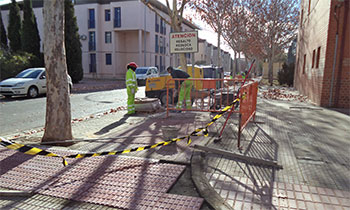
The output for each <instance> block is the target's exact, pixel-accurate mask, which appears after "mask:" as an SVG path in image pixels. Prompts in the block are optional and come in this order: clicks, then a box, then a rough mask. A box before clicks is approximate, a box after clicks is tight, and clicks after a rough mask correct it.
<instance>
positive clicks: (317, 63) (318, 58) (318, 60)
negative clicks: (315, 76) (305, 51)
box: [316, 47, 321, 69]
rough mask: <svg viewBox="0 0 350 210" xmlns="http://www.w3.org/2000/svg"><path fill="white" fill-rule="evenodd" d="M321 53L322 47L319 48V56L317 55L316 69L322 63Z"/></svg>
mask: <svg viewBox="0 0 350 210" xmlns="http://www.w3.org/2000/svg"><path fill="white" fill-rule="evenodd" d="M320 54H321V47H318V48H317V57H316V69H318V67H319V64H320Z"/></svg>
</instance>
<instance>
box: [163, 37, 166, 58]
mask: <svg viewBox="0 0 350 210" xmlns="http://www.w3.org/2000/svg"><path fill="white" fill-rule="evenodd" d="M163 53H164V54H166V46H165V37H163Z"/></svg>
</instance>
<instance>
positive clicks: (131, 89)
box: [125, 62, 138, 115]
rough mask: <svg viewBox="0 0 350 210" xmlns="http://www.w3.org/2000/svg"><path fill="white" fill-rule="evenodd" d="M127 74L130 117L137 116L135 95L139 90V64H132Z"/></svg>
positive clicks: (128, 66) (126, 82)
mask: <svg viewBox="0 0 350 210" xmlns="http://www.w3.org/2000/svg"><path fill="white" fill-rule="evenodd" d="M126 68H127V72H126V77H125V84H126V92H127V94H128V113H127V114H128V115H133V114H135V94H136V92H137V90H138V88H137V81H136V74H135V70H136V68H137V64H136V63H135V62H130V63H128V65H127V66H126Z"/></svg>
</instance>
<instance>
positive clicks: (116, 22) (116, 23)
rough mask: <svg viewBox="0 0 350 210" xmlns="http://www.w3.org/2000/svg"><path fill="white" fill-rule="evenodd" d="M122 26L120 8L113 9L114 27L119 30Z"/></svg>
mask: <svg viewBox="0 0 350 210" xmlns="http://www.w3.org/2000/svg"><path fill="white" fill-rule="evenodd" d="M121 25H122V16H121V8H120V7H116V8H114V27H115V28H120V27H121Z"/></svg>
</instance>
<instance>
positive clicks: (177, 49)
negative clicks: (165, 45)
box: [170, 31, 198, 77]
mask: <svg viewBox="0 0 350 210" xmlns="http://www.w3.org/2000/svg"><path fill="white" fill-rule="evenodd" d="M196 52H198V31H183V32H173V33H170V53H175V54H176V53H192V77H194V53H196ZM186 70H187V69H184V71H186Z"/></svg>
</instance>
